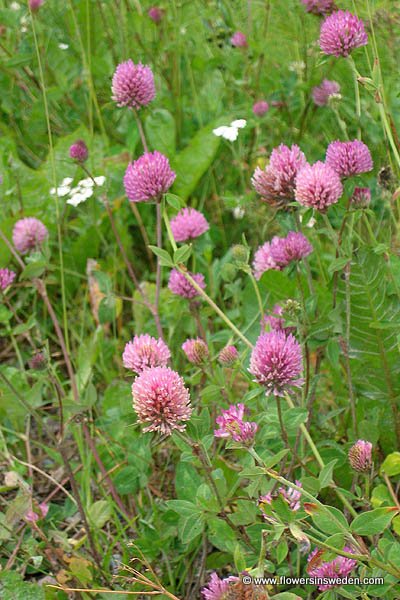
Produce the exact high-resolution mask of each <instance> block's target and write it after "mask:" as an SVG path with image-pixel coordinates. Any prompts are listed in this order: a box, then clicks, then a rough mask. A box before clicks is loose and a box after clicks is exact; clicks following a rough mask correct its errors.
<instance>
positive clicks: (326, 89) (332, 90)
mask: <svg viewBox="0 0 400 600" xmlns="http://www.w3.org/2000/svg"><path fill="white" fill-rule="evenodd" d="M338 94H340V85H339V84H338V82H337V81H330V80H329V79H324V80H323V82H322V83H321V84H320V85H317V86H315V87H314V88H313V91H312V98H313V100H314V103H315V104H316V105H317V106H326V105H327V104H328V103H329V99H330V98H332V96H336V95H338Z"/></svg>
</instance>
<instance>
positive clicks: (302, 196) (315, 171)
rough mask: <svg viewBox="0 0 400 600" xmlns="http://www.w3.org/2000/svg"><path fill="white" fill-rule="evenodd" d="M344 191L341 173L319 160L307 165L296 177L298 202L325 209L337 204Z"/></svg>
mask: <svg viewBox="0 0 400 600" xmlns="http://www.w3.org/2000/svg"><path fill="white" fill-rule="evenodd" d="M342 193H343V186H342V183H341V181H340V177H339V175H338V174H337V173H336V171H334V170H333V169H332V168H331V167H330V166H329V165H326V164H325V163H323V162H321V161H318V162H316V163H315V164H313V165H306V166H305V167H303V168H302V169H301V171H300V172H299V173H298V175H297V177H296V191H295V196H296V200H297V202H299V203H300V204H303V206H308V207H311V208H315V209H317V210H319V211H322V212H323V211H325V210H326V209H327V208H328V207H329V206H330V205H331V204H335V203H336V202H337V201H338V200H339V198H340V197H341V195H342Z"/></svg>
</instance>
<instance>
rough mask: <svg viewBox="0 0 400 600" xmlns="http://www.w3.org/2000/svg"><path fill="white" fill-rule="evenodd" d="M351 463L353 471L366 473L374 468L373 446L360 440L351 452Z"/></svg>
mask: <svg viewBox="0 0 400 600" xmlns="http://www.w3.org/2000/svg"><path fill="white" fill-rule="evenodd" d="M349 463H350V466H351V468H352V469H354V470H355V471H359V472H360V473H365V472H366V471H370V470H371V467H372V444H371V442H365V441H364V440H358V442H356V443H355V444H354V446H352V447H351V448H350V450H349Z"/></svg>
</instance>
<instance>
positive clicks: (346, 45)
mask: <svg viewBox="0 0 400 600" xmlns="http://www.w3.org/2000/svg"><path fill="white" fill-rule="evenodd" d="M367 44H368V36H367V33H366V31H365V27H364V23H363V21H362V20H361V19H359V18H358V17H357V16H356V15H353V14H351V12H349V11H343V10H338V11H337V12H334V13H333V14H332V15H330V16H329V17H327V18H326V19H325V21H324V22H323V23H322V25H321V32H320V38H319V45H320V48H321V50H322V52H324V53H325V54H333V56H343V57H345V58H346V57H347V56H349V55H350V54H351V52H352V51H353V50H354V49H355V48H359V47H360V46H366V45H367Z"/></svg>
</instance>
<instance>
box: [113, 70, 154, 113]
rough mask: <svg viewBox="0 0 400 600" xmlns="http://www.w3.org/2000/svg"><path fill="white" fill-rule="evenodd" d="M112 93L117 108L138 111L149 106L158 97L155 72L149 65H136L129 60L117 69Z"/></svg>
mask: <svg viewBox="0 0 400 600" xmlns="http://www.w3.org/2000/svg"><path fill="white" fill-rule="evenodd" d="M111 91H112V99H113V100H114V102H116V103H117V106H128V107H129V108H134V109H136V110H138V109H139V108H141V107H142V106H146V105H147V104H149V103H150V102H151V101H152V100H153V99H154V97H155V95H156V88H155V85H154V77H153V71H152V70H151V68H150V67H148V66H147V65H142V63H138V64H136V65H135V63H134V62H133V61H132V60H131V59H129V60H127V61H125V62H123V63H121V64H119V65H118V67H117V68H116V69H115V72H114V75H113V79H112V85H111Z"/></svg>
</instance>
